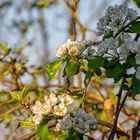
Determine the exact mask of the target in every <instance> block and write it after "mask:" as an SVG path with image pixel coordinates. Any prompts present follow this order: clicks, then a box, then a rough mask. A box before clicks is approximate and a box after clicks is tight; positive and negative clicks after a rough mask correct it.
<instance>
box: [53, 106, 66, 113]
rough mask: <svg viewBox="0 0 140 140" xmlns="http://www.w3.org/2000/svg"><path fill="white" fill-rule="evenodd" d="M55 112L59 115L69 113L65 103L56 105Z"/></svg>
mask: <svg viewBox="0 0 140 140" xmlns="http://www.w3.org/2000/svg"><path fill="white" fill-rule="evenodd" d="M53 113H54V114H55V115H57V116H64V115H65V114H66V113H67V107H66V106H65V105H64V104H63V103H60V104H59V105H57V106H55V107H54V112H53Z"/></svg>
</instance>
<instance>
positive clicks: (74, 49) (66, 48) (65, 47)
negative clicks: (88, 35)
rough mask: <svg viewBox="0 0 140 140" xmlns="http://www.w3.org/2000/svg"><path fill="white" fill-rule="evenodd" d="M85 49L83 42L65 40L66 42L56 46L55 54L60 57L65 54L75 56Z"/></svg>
mask: <svg viewBox="0 0 140 140" xmlns="http://www.w3.org/2000/svg"><path fill="white" fill-rule="evenodd" d="M84 49H85V42H81V41H71V40H70V39H68V40H67V42H66V43H64V44H62V46H60V47H58V49H57V52H56V56H57V57H62V56H64V55H66V54H69V55H72V56H77V55H79V54H80V53H81V52H82V51H83V50H84Z"/></svg>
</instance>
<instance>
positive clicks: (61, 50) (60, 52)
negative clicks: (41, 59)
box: [56, 46, 67, 57]
mask: <svg viewBox="0 0 140 140" xmlns="http://www.w3.org/2000/svg"><path fill="white" fill-rule="evenodd" d="M66 53H67V48H66V47H65V46H60V47H58V48H57V51H56V56H57V57H62V56H64V55H65V54H66Z"/></svg>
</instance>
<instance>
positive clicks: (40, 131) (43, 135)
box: [36, 125, 49, 140]
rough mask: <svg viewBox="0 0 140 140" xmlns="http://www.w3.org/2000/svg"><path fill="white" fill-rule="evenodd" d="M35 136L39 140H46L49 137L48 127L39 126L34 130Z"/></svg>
mask: <svg viewBox="0 0 140 140" xmlns="http://www.w3.org/2000/svg"><path fill="white" fill-rule="evenodd" d="M36 135H37V136H38V137H39V138H40V140H47V139H48V136H49V132H48V125H39V126H38V128H37V130H36Z"/></svg>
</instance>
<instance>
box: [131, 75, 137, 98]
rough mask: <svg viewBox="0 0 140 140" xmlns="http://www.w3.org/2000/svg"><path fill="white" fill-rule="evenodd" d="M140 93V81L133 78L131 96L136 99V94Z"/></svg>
mask: <svg viewBox="0 0 140 140" xmlns="http://www.w3.org/2000/svg"><path fill="white" fill-rule="evenodd" d="M139 93H140V80H139V79H137V78H136V77H135V76H133V78H132V89H131V91H130V92H129V96H131V97H135V95H136V94H139Z"/></svg>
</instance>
